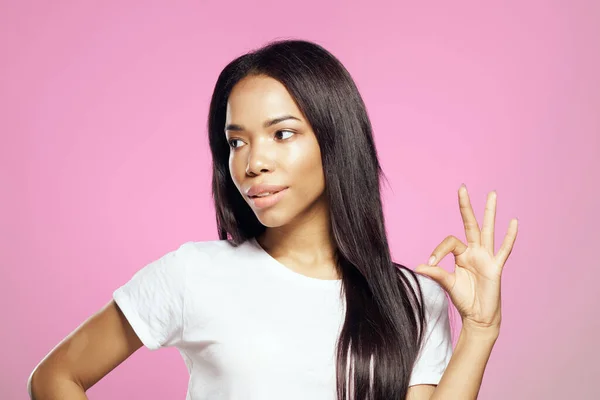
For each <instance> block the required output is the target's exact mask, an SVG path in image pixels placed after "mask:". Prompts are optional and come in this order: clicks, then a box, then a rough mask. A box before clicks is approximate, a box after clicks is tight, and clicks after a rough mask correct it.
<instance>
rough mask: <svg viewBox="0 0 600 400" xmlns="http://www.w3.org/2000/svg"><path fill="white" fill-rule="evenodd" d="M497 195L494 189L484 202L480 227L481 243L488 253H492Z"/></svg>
mask: <svg viewBox="0 0 600 400" xmlns="http://www.w3.org/2000/svg"><path fill="white" fill-rule="evenodd" d="M497 198H498V195H497V194H496V191H495V190H494V191H493V192H490V193H489V194H488V197H487V202H486V203H485V213H484V216H483V226H482V227H481V245H482V246H483V248H485V249H486V250H487V251H489V252H490V254H494V225H495V223H496V222H495V221H496V204H497Z"/></svg>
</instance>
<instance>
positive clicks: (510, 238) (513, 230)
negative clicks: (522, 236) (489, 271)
mask: <svg viewBox="0 0 600 400" xmlns="http://www.w3.org/2000/svg"><path fill="white" fill-rule="evenodd" d="M518 225H519V222H518V220H517V219H516V218H515V219H512V220H510V224H509V225H508V231H507V232H506V235H505V236H504V241H503V242H502V246H501V247H500V250H498V254H496V261H497V262H499V263H500V265H502V266H504V264H505V263H506V260H508V256H510V253H511V252H512V249H513V246H514V244H515V240H516V239H517V231H518Z"/></svg>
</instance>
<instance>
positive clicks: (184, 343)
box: [113, 239, 452, 400]
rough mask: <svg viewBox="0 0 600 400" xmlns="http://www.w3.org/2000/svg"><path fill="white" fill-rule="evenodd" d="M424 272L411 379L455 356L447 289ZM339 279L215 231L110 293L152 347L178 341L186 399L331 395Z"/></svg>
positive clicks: (423, 377)
mask: <svg viewBox="0 0 600 400" xmlns="http://www.w3.org/2000/svg"><path fill="white" fill-rule="evenodd" d="M419 279H420V283H421V285H422V289H423V294H424V296H425V306H426V316H427V319H428V321H429V324H428V329H427V331H426V336H425V340H424V345H423V347H422V348H421V352H420V354H419V356H418V358H417V361H416V363H415V366H414V369H413V371H412V375H411V378H410V385H411V386H412V385H417V384H437V383H438V382H439V381H440V378H441V376H442V374H443V372H444V370H445V369H446V366H447V365H448V362H449V360H450V357H451V355H452V344H451V337H450V326H449V322H448V301H447V299H446V296H445V295H444V292H443V290H442V289H441V287H440V286H439V285H438V284H437V283H435V282H434V281H433V280H431V279H429V278H426V277H423V276H419ZM411 282H412V280H411ZM340 288H341V281H340V280H323V279H316V278H311V277H307V276H305V275H302V274H299V273H297V272H294V271H292V270H291V269H289V268H287V267H285V266H284V265H283V264H281V263H280V262H278V261H277V260H276V259H274V258H273V257H271V256H270V255H269V253H267V252H266V251H265V250H264V249H263V248H262V247H261V246H260V245H259V244H258V242H257V241H256V240H255V239H251V240H248V241H246V242H244V243H243V244H242V245H240V246H238V247H237V248H235V247H233V246H231V245H230V244H228V243H227V241H225V240H215V241H206V242H187V243H184V244H183V245H181V246H180V247H179V248H178V249H177V250H174V251H171V252H169V253H167V254H166V255H164V256H162V257H161V258H159V259H158V260H156V261H153V262H151V263H149V264H148V265H146V266H145V267H144V268H142V269H141V270H139V271H138V272H137V273H136V274H135V275H134V276H133V277H132V278H131V280H130V281H129V282H127V283H126V284H125V285H123V286H122V287H120V288H118V289H117V290H115V292H114V293H113V298H114V300H115V302H116V303H117V304H118V305H119V307H120V308H121V310H122V311H123V314H124V315H125V317H126V318H127V320H128V321H129V323H130V324H131V326H132V327H133V330H134V331H135V332H136V334H137V335H138V336H139V338H140V340H141V341H142V343H143V344H144V346H145V347H146V348H148V349H150V350H156V349H158V348H161V347H170V346H174V347H176V348H177V349H178V350H179V352H180V353H181V355H182V357H183V359H184V361H185V363H186V365H187V368H188V371H189V373H190V380H189V386H188V392H187V397H186V399H187V400H206V399H210V400H221V399H222V400H225V399H227V400H230V399H244V400H254V399H256V400H259V399H260V400H269V399H273V400H281V399H288V400H294V399H302V400H306V399H311V400H320V399H323V400H333V399H335V398H336V392H335V363H336V361H335V343H336V340H337V338H338V336H339V331H340V329H341V326H342V324H343V321H344V315H345V312H344V303H345V302H344V300H343V299H341V298H340Z"/></svg>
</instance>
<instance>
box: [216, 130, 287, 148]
mask: <svg viewBox="0 0 600 400" xmlns="http://www.w3.org/2000/svg"><path fill="white" fill-rule="evenodd" d="M279 132H291V133H293V134H294V135H295V134H296V132H294V131H292V130H291V129H279V130H277V131H275V134H278V133H279ZM236 140H240V139H231V140H228V141H227V144H228V145H229V147H231V148H232V149H237V147H233V144H232V143H233V142H235V141H236ZM282 140H287V139H282Z"/></svg>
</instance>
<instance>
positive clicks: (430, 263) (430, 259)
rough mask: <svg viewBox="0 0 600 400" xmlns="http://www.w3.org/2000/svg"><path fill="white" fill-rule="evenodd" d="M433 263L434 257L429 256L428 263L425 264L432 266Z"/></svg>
mask: <svg viewBox="0 0 600 400" xmlns="http://www.w3.org/2000/svg"><path fill="white" fill-rule="evenodd" d="M434 262H435V256H431V257H430V258H429V261H428V262H427V264H428V265H433V263H434Z"/></svg>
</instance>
